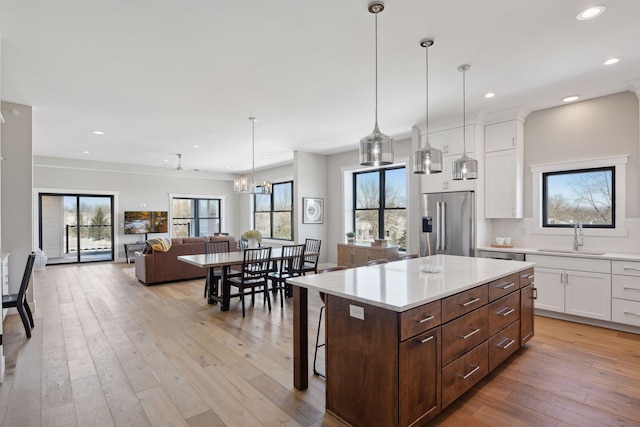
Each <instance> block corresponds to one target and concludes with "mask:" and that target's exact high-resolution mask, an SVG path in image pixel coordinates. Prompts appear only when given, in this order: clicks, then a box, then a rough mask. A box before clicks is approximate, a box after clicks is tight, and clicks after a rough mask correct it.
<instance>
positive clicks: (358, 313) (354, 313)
mask: <svg viewBox="0 0 640 427" xmlns="http://www.w3.org/2000/svg"><path fill="white" fill-rule="evenodd" d="M349 316H351V317H355V318H356V319H360V320H364V307H358V306H357V305H353V304H349Z"/></svg>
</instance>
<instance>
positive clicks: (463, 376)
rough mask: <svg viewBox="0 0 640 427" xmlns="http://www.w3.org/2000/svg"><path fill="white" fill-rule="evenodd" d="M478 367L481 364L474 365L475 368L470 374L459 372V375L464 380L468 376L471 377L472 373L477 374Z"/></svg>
mask: <svg viewBox="0 0 640 427" xmlns="http://www.w3.org/2000/svg"><path fill="white" fill-rule="evenodd" d="M478 369H480V366H476V367H474V368H473V370H472V371H471V372H469V373H468V374H466V375H460V374H458V376H459V377H460V378H462V379H463V380H466V379H467V378H469V377H470V376H471V375H473V374H475V373H476V371H477V370H478Z"/></svg>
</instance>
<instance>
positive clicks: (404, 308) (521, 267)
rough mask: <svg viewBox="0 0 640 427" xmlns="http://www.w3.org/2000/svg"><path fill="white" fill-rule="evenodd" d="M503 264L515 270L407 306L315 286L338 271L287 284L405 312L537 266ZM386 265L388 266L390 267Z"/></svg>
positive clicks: (510, 269) (382, 266) (290, 280)
mask: <svg viewBox="0 0 640 427" xmlns="http://www.w3.org/2000/svg"><path fill="white" fill-rule="evenodd" d="M424 259H425V258H416V259H414V260H408V261H394V262H414V263H415V262H419V260H423V261H424ZM500 261H501V262H505V263H508V264H505V266H507V265H513V268H505V269H504V270H502V271H500V273H496V274H493V275H487V276H485V277H483V278H482V279H476V280H474V281H472V282H471V283H468V284H465V285H461V286H457V287H455V288H452V289H448V290H446V291H442V292H441V293H439V294H437V295H433V296H431V297H427V298H420V299H418V300H415V301H412V302H410V303H407V304H405V305H402V306H398V305H393V304H388V303H385V302H383V301H379V300H372V299H369V298H363V297H360V296H358V295H354V294H350V293H345V292H340V291H338V290H334V289H328V288H325V287H323V286H322V285H318V284H314V283H313V281H315V279H311V278H312V277H322V276H324V275H327V276H326V277H327V278H329V277H331V276H329V275H338V276H339V275H341V271H336V272H330V273H324V274H321V275H311V276H301V277H296V278H292V279H287V283H289V284H291V285H295V286H299V287H302V288H306V289H309V290H314V291H318V292H323V293H325V294H328V295H334V296H337V297H341V298H345V299H348V300H352V301H356V302H361V303H364V304H369V305H372V306H376V307H381V308H384V309H387V310H391V311H395V312H399V313H401V312H404V311H407V310H411V309H412V308H416V307H419V306H421V305H424V304H428V303H430V302H433V301H438V300H441V299H443V298H446V297H448V296H451V295H454V294H457V293H460V292H464V291H466V290H468V289H471V288H475V287H476V286H480V285H484V284H485V283H489V282H492V281H494V280H497V279H499V278H501V277H505V276H509V275H511V274H513V273H517V272H518V271H522V270H524V269H527V268H531V267H534V266H535V263H534V262H526V261H511V260H508V261H503V260H500ZM389 264H393V263H389ZM389 264H386V265H389ZM357 268H359V269H364V268H385V264H382V265H377V266H371V267H357Z"/></svg>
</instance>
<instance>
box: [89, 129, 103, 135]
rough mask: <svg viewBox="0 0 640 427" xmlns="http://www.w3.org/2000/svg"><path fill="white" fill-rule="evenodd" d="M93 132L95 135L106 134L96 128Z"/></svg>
mask: <svg viewBox="0 0 640 427" xmlns="http://www.w3.org/2000/svg"><path fill="white" fill-rule="evenodd" d="M91 133H92V134H94V135H104V132H102V131H101V130H94V131H93V132H91Z"/></svg>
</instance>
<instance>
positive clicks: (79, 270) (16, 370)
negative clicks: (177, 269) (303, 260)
mask: <svg viewBox="0 0 640 427" xmlns="http://www.w3.org/2000/svg"><path fill="white" fill-rule="evenodd" d="M131 267H132V266H131V265H127V264H112V263H100V264H90V265H82V266H78V265H71V266H55V267H47V270H46V271H43V272H36V273H35V286H34V291H35V297H36V301H37V311H36V313H35V323H36V327H35V329H34V330H33V337H32V338H31V339H26V336H25V333H24V329H23V328H22V324H21V322H20V320H19V318H18V316H17V315H15V316H9V317H8V318H7V320H6V321H5V324H4V327H5V335H4V344H5V346H4V350H5V355H6V363H7V372H6V375H5V382H4V384H2V385H0V426H6V427H9V426H20V427H25V426H80V427H84V426H113V425H116V426H147V425H151V426H225V425H227V426H243V427H244V426H259V425H268V426H274V425H287V426H297V425H300V426H329V427H332V426H340V425H342V424H341V423H340V422H339V421H338V420H336V419H335V418H333V417H332V416H330V415H325V413H324V382H323V380H321V379H320V378H317V377H312V378H311V380H310V387H309V389H308V390H307V391H305V392H299V391H297V390H295V389H294V388H293V385H292V384H293V374H292V360H291V357H292V342H291V336H292V327H291V325H292V318H291V317H292V309H291V301H290V300H288V301H286V303H285V307H284V310H281V309H280V304H279V303H277V304H273V311H271V313H269V312H268V311H267V309H266V307H264V306H263V304H262V298H261V297H258V298H257V301H256V306H255V307H254V308H249V309H248V312H247V317H246V318H244V319H243V318H242V316H241V313H240V305H239V301H238V300H237V299H234V300H233V301H232V304H231V310H230V311H229V312H227V313H221V312H220V310H219V308H218V306H209V305H208V304H207V303H206V301H205V299H204V298H203V297H202V292H203V280H197V281H189V282H180V283H172V284H167V285H157V286H151V287H146V286H144V285H142V284H140V283H138V282H137V281H136V280H135V279H134V278H132V277H131V275H130V270H131ZM126 269H129V274H125V272H124V271H127V270H126ZM247 302H248V301H247ZM310 302H311V307H310V321H309V336H310V341H312V339H311V338H312V337H315V328H316V325H317V316H318V310H319V308H320V300H319V298H317V297H316V296H315V295H313V294H311V295H310ZM536 322H537V323H536V336H535V337H534V338H533V339H532V340H531V341H530V343H529V344H528V345H527V346H526V348H524V349H521V350H519V351H518V352H517V353H516V354H515V355H514V356H513V357H512V358H511V360H510V363H508V364H507V365H506V366H503V367H500V368H499V369H498V370H497V371H496V372H494V373H492V374H490V375H489V376H488V377H487V378H486V379H485V380H483V381H482V382H480V383H479V384H478V385H477V386H476V387H474V388H473V389H472V390H470V391H469V392H468V393H467V394H465V395H464V396H462V397H461V398H460V399H459V400H458V401H456V402H455V403H454V404H452V405H451V406H450V407H449V408H447V409H446V410H445V411H444V412H443V413H442V414H440V415H439V416H438V417H436V419H434V420H433V422H432V424H433V425H441V426H449V425H451V426H466V425H469V426H521V425H522V426H524V425H531V426H566V425H573V426H600V425H611V426H614V425H615V426H632V425H636V426H637V425H640V336H638V335H633V334H627V333H621V332H616V331H612V330H607V329H601V328H595V327H590V326H585V325H578V324H573V323H567V322H563V321H558V320H552V319H546V318H541V317H537V318H536ZM313 341H314V340H313ZM313 344H314V343H313V342H311V343H310V348H309V351H310V352H312V351H313ZM311 355H312V353H311ZM321 362H323V361H321ZM372 375H375V373H372Z"/></svg>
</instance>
